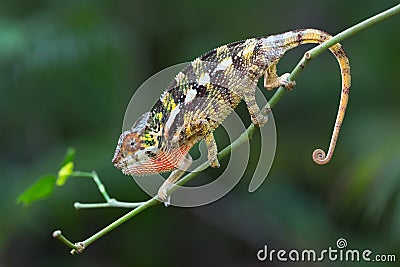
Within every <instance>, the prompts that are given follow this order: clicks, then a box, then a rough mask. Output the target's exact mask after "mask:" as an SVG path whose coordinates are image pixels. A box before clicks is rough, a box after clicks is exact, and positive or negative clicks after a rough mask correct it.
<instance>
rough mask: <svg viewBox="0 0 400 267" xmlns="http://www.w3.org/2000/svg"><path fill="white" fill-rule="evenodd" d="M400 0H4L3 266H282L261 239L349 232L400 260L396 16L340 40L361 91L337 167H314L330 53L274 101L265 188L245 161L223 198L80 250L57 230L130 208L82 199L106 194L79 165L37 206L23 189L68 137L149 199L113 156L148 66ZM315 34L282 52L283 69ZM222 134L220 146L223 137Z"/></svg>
mask: <svg viewBox="0 0 400 267" xmlns="http://www.w3.org/2000/svg"><path fill="white" fill-rule="evenodd" d="M393 5H395V3H393V2H391V1H372V0H368V1H360V0H356V1H342V0H333V1H329V2H325V1H316V0H312V1H294V0H282V1H267V0H263V1H209V0H204V1H192V2H189V1H183V0H179V1H173V2H172V1H118V2H117V1H105V0H96V1H94V0H91V1H90V0H87V1H77V0H76V1H4V0H2V1H1V2H0V116H1V126H0V127H1V131H0V147H1V152H0V168H1V186H0V203H1V205H0V214H1V215H0V216H1V220H0V266H55V265H56V266H157V265H162V266H203V265H204V266H221V265H223V266H227V265H229V266H258V265H270V266H279V264H278V263H277V262H276V261H274V262H272V263H268V264H267V263H266V262H264V263H260V262H259V261H258V260H257V258H256V252H257V251H258V250H259V249H261V248H262V247H263V246H264V245H265V244H267V245H268V246H269V247H270V248H271V249H272V248H274V249H280V248H285V249H288V250H289V249H292V248H297V249H305V248H314V249H316V250H322V249H324V248H327V247H329V246H331V247H335V246H336V245H335V244H336V240H337V239H338V238H340V237H343V238H346V239H347V241H348V247H349V248H358V249H360V250H363V249H366V248H368V249H371V250H372V251H374V253H382V254H396V256H397V262H398V261H400V251H399V247H400V195H399V191H400V164H399V163H400V138H399V134H400V123H399V112H400V107H399V102H400V85H399V82H398V81H397V78H396V77H398V76H397V75H399V62H400V52H399V49H398V48H399V45H400V34H399V25H400V16H397V17H394V18H391V19H389V20H387V21H384V22H383V23H381V24H379V25H377V26H374V27H372V28H370V29H368V30H366V31H363V32H360V33H359V34H357V35H355V36H353V37H351V38H350V39H347V40H345V41H343V42H342V44H343V45H344V48H345V49H346V52H347V54H348V56H349V58H350V63H351V68H352V77H353V80H352V88H351V95H350V98H351V99H350V103H349V108H348V113H347V116H346V118H345V122H344V124H343V128H342V132H341V135H340V137H339V142H338V146H337V150H336V153H335V155H334V158H333V160H332V162H331V163H329V164H328V165H327V166H323V167H321V166H317V165H315V164H314V163H313V161H312V159H311V153H312V151H313V150H314V149H315V148H317V147H322V148H326V147H327V146H328V142H329V139H330V135H331V130H332V126H333V122H334V119H335V114H336V111H337V105H338V99H339V92H340V79H339V68H338V66H337V63H336V61H335V60H334V58H333V57H332V55H330V54H329V53H328V52H326V53H324V54H323V55H321V56H320V57H318V58H317V59H316V60H314V61H313V62H312V64H310V65H309V67H308V68H307V69H306V70H305V71H304V72H303V73H302V75H301V76H300V78H299V79H298V80H297V87H296V88H295V90H294V91H292V92H291V93H289V94H286V95H285V97H284V98H283V99H282V100H281V101H280V102H279V103H278V105H277V106H276V108H275V109H274V116H275V121H276V124H277V135H278V143H277V153H276V157H275V161H274V164H273V166H272V169H271V172H270V173H269V176H268V179H267V180H266V181H265V182H264V184H263V185H262V187H261V188H260V189H259V190H257V191H256V192H255V193H252V194H249V193H248V192H247V187H248V184H249V181H250V176H251V168H249V170H248V172H247V173H248V176H247V177H245V178H243V179H242V180H241V182H240V183H239V184H238V186H236V187H235V189H234V190H233V191H232V192H231V193H229V194H228V195H227V196H225V197H224V198H222V199H221V200H219V201H217V202H215V203H213V204H210V205H207V206H204V207H199V208H190V209H189V208H174V207H170V208H164V207H163V206H161V205H159V206H156V207H153V208H151V209H149V210H147V211H146V212H144V213H142V214H140V216H138V217H136V218H134V219H133V220H131V221H129V222H128V223H126V224H124V225H122V226H121V227H119V228H118V229H117V230H115V231H113V232H111V233H109V234H108V235H106V236H105V237H103V238H102V239H101V240H99V241H97V242H96V243H94V244H93V245H91V246H90V247H89V248H88V249H87V250H86V251H85V253H83V254H82V255H79V256H70V255H69V254H68V249H67V248H66V247H65V246H64V245H62V244H61V243H59V242H58V241H55V240H54V239H53V238H52V237H51V233H52V231H53V230H55V229H58V228H60V229H62V230H63V232H64V233H65V235H66V236H68V237H70V238H71V239H72V240H76V241H77V240H81V239H84V238H86V237H88V236H89V235H91V234H93V233H94V232H96V231H98V230H99V229H101V228H102V227H104V226H105V225H107V224H108V223H110V222H111V221H113V220H114V219H116V218H117V217H119V216H121V215H122V214H124V213H125V212H126V211H125V210H118V209H115V210H112V209H102V210H101V209H100V210H84V211H76V210H74V209H73V207H72V204H73V202H75V201H82V202H95V201H101V200H102V199H101V196H100V194H99V193H98V192H97V189H96V187H95V185H94V184H93V182H92V181H89V180H88V179H84V178H78V179H71V180H70V181H68V183H67V184H66V185H65V186H64V187H62V188H56V192H55V194H54V195H53V196H52V197H50V198H49V199H47V200H45V201H41V202H38V203H35V204H33V205H32V206H29V207H23V206H21V205H17V204H16V202H15V199H16V197H17V196H18V194H19V193H21V192H22V191H23V190H24V189H25V188H26V187H27V186H29V185H30V184H32V183H33V182H34V181H35V180H36V179H37V178H38V177H39V176H41V175H43V174H45V173H47V172H54V171H56V170H57V168H58V165H59V163H60V161H61V159H62V156H63V154H64V151H65V149H66V148H67V147H68V146H71V145H72V146H74V147H75V148H76V149H77V158H76V169H79V170H88V171H90V170H92V169H95V170H97V171H98V173H99V175H100V176H101V177H102V179H103V181H104V183H105V184H106V186H107V188H108V190H109V192H110V194H111V195H112V196H113V197H116V198H118V199H119V200H125V201H135V200H143V199H146V197H147V196H146V195H145V194H144V193H143V192H142V191H141V190H140V189H139V188H138V186H137V185H136V184H135V183H134V181H133V180H132V179H131V178H130V177H128V176H124V175H122V174H121V173H120V171H119V170H117V169H115V168H114V167H113V166H112V164H111V163H110V160H111V158H112V155H113V153H114V147H115V145H116V142H117V138H118V136H119V134H120V132H121V126H122V120H123V116H124V112H125V109H126V107H127V104H128V103H129V100H130V97H131V96H132V94H133V93H134V91H135V90H136V88H137V87H138V86H140V84H141V83H142V82H143V81H145V80H146V79H147V78H148V77H150V76H151V75H153V74H154V73H155V72H157V71H159V70H162V69H163V68H165V67H168V66H170V65H173V64H176V63H181V62H186V61H190V60H192V59H193V58H195V57H197V56H198V55H200V54H202V53H204V52H206V51H208V50H210V49H212V48H214V47H217V46H219V45H222V44H225V43H229V42H232V41H236V40H241V39H245V38H248V37H253V36H262V35H268V34H273V33H279V32H284V31H287V30H291V29H296V28H306V27H315V28H320V29H323V30H325V31H327V32H330V33H332V34H335V33H337V32H339V31H341V30H344V29H346V28H348V27H349V26H351V25H353V24H355V23H357V22H359V21H362V20H363V19H365V18H367V17H369V16H371V15H373V14H376V13H378V12H380V11H383V10H384V9H387V8H389V7H391V6H393ZM310 47H312V46H304V47H302V48H298V49H295V50H292V51H290V52H289V53H287V55H286V56H285V58H284V59H283V60H282V62H281V63H280V65H279V66H278V70H279V71H280V73H283V72H287V71H290V70H291V69H292V68H293V67H294V65H295V64H296V62H297V61H298V60H299V59H300V57H301V56H302V53H304V51H305V50H306V49H308V48H310ZM161 90H162V89H161ZM268 95H269V96H270V95H271V94H269V93H268ZM155 100H156V99H155ZM243 107H244V106H243V105H242V106H240V107H239V108H243ZM143 112H144V110H143ZM217 142H218V143H219V145H220V148H221V147H222V146H223V145H222V144H224V141H223V140H218V136H217ZM254 144H257V137H255V139H254V140H253V145H254ZM256 159H257V157H255V156H253V158H252V160H254V162H255V160H256ZM214 172H215V171H207V172H205V173H204V175H205V176H206V177H213V173H214ZM205 176H204V177H205ZM198 179H200V180H201V177H199V178H198ZM288 265H290V264H288ZM293 265H294V264H293ZM312 265H317V264H312V263H304V266H312ZM331 265H334V264H333V263H331V262H328V261H325V262H323V263H319V264H318V266H331ZM342 265H345V263H336V265H335V266H342ZM359 265H360V266H364V263H359ZM296 266H299V264H296ZM382 266H383V265H382ZM384 266H397V265H396V264H392V265H391V264H389V263H387V264H385V265H384Z"/></svg>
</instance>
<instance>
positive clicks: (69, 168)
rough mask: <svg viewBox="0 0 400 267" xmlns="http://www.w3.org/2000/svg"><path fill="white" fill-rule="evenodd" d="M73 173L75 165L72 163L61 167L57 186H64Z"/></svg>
mask: <svg viewBox="0 0 400 267" xmlns="http://www.w3.org/2000/svg"><path fill="white" fill-rule="evenodd" d="M73 171H74V163H73V162H72V161H70V162H68V163H67V164H65V165H64V166H63V167H61V169H60V170H59V171H58V177H57V181H56V185H57V186H63V185H64V184H65V182H66V181H67V180H68V177H70V176H71V174H72V172H73Z"/></svg>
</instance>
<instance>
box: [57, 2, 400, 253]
mask: <svg viewBox="0 0 400 267" xmlns="http://www.w3.org/2000/svg"><path fill="white" fill-rule="evenodd" d="M399 12H400V4H399V5H396V6H395V7H393V8H390V9H388V10H386V11H384V12H382V13H379V14H378V15H375V16H373V17H371V18H369V19H367V20H365V21H363V22H360V23H358V24H356V25H354V26H353V27H351V28H349V29H347V30H344V31H343V32H341V33H339V34H337V35H335V36H333V37H332V38H331V39H329V40H327V41H326V42H324V43H322V44H320V45H318V46H316V47H314V48H313V49H311V50H309V51H308V52H306V53H305V54H304V56H303V58H302V59H301V61H300V62H299V63H298V64H297V66H296V67H295V68H294V70H293V71H292V73H291V74H290V76H289V79H290V80H294V79H295V78H297V77H298V75H299V74H300V73H301V71H302V70H303V69H304V67H305V66H306V65H307V64H308V62H309V61H310V60H311V59H313V58H315V57H317V56H318V55H320V54H321V53H322V52H323V51H325V50H326V49H328V48H329V47H331V46H332V45H334V44H336V43H338V42H340V41H342V40H344V39H346V38H348V37H350V36H352V35H354V34H356V33H358V32H359V31H361V30H364V29H366V28H368V27H370V26H372V25H374V24H376V23H379V22H381V21H383V20H385V19H387V18H389V17H391V16H393V15H395V14H398V13H399ZM284 94H285V88H283V87H280V88H278V89H277V91H276V92H275V94H274V95H273V96H272V98H271V99H270V101H269V107H268V106H266V107H264V108H263V112H265V113H268V112H270V110H271V108H272V107H274V106H275V105H276V104H277V103H278V102H279V100H280V99H281V98H282V97H283V95H284ZM255 129H256V127H255V126H254V125H253V124H251V125H250V126H249V127H248V128H247V129H246V131H245V132H243V133H242V134H241V135H240V136H239V137H238V138H237V139H236V140H235V141H234V142H232V143H231V144H230V145H229V146H227V147H226V148H224V149H223V150H222V151H220V152H219V153H218V158H219V159H221V158H223V157H225V156H227V155H228V154H229V153H230V152H231V151H233V150H235V149H236V148H237V147H239V146H240V145H241V144H243V143H245V142H248V140H249V137H251V136H252V135H253V133H254V131H255ZM207 167H208V162H204V163H203V164H201V165H200V166H199V167H198V168H196V170H201V169H205V168H207ZM196 170H195V171H193V172H191V173H189V174H187V175H186V176H185V177H183V178H182V179H181V180H179V181H178V182H177V183H176V184H174V185H173V186H171V188H170V189H169V190H168V193H172V192H173V191H175V190H176V189H177V187H178V185H184V184H186V183H187V182H189V181H190V180H192V179H193V178H194V177H195V176H196V175H197V174H198V171H196ZM93 173H94V172H92V174H91V175H89V174H88V173H79V175H78V176H85V177H92V178H93V179H94V181H95V182H96V184H97V186H98V188H99V190H100V192H101V193H102V194H103V196H104V198H105V199H106V201H107V203H98V204H91V205H93V207H102V206H107V207H108V206H109V205H110V204H109V202H110V201H111V202H112V201H113V199H111V198H110V197H109V196H108V194H107V192H106V190H105V188H104V185H103V184H102V183H101V181H100V179H99V178H98V176H97V174H96V175H94V174H93ZM74 174H78V172H74ZM82 174H83V175H82ZM95 177H97V178H95ZM121 203H125V204H131V205H135V204H138V205H139V206H136V208H135V209H134V210H132V211H130V212H128V213H127V214H125V215H124V216H122V217H120V218H119V219H117V220H116V221H114V222H113V223H111V224H109V225H108V226H107V227H105V228H103V229H102V230H100V231H99V232H97V233H96V234H94V235H92V236H91V237H89V238H88V239H86V240H84V241H82V242H78V243H75V244H72V243H71V242H70V241H69V240H68V239H67V238H65V237H64V236H63V235H62V234H61V231H59V230H57V231H55V232H54V233H53V236H54V237H56V238H57V239H59V240H60V241H61V242H63V243H64V244H66V245H67V246H69V247H70V248H73V250H72V251H71V253H72V254H78V253H80V252H82V251H83V250H84V249H85V248H86V247H87V246H89V245H90V244H92V243H93V242H94V241H96V240H97V239H99V238H100V237H102V236H103V235H105V234H106V233H108V232H110V231H111V230H113V229H114V228H116V227H118V226H119V225H121V224H122V223H124V222H126V221H128V220H129V219H131V218H132V217H134V216H136V215H137V214H139V213H141V212H142V211H144V210H146V209H147V208H149V207H151V206H153V205H156V204H158V203H160V201H159V200H158V199H157V198H156V197H153V198H151V199H149V200H148V201H146V202H142V203H126V202H121ZM79 204H80V203H79ZM75 205H76V204H75ZM80 205H90V204H80ZM86 207H87V206H86Z"/></svg>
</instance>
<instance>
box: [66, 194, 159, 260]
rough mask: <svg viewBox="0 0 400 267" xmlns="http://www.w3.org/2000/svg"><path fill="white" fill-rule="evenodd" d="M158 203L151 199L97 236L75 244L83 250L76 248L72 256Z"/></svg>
mask: <svg viewBox="0 0 400 267" xmlns="http://www.w3.org/2000/svg"><path fill="white" fill-rule="evenodd" d="M158 203H160V202H159V201H158V200H157V199H156V198H154V197H153V198H151V199H149V200H148V201H146V202H144V203H143V204H142V205H141V206H139V207H137V208H136V209H134V210H132V211H130V212H128V213H127V214H125V215H124V216H122V217H120V218H119V219H117V220H116V221H114V222H112V223H111V224H109V225H108V226H106V227H104V228H103V229H102V230H100V231H99V232H97V233H96V234H94V235H92V236H91V237H89V238H87V239H86V240H84V241H82V242H78V243H77V244H75V246H78V245H81V246H82V250H81V249H80V247H79V248H74V249H73V250H72V251H71V254H73V255H74V254H78V253H81V252H82V251H83V249H85V248H86V247H87V246H89V245H90V244H92V243H93V242H94V241H96V240H97V239H99V238H100V237H102V236H103V235H105V234H107V233H108V232H110V231H111V230H113V229H114V228H116V227H118V226H120V225H121V224H123V223H124V222H126V221H128V220H129V219H131V218H132V217H134V216H136V215H137V214H139V213H141V212H142V211H144V210H146V209H147V208H149V207H151V206H154V205H156V204H158Z"/></svg>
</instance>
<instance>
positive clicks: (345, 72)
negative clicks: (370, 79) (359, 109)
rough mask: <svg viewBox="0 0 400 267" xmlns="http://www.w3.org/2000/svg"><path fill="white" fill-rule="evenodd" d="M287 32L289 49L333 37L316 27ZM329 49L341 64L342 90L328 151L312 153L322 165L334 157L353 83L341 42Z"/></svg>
mask: <svg viewBox="0 0 400 267" xmlns="http://www.w3.org/2000/svg"><path fill="white" fill-rule="evenodd" d="M286 34H290V35H292V36H291V37H289V38H287V39H286V42H287V43H286V42H285V43H286V45H284V47H289V49H290V48H294V47H296V46H299V45H301V44H307V43H318V44H320V43H323V42H324V41H326V40H328V39H330V38H331V37H332V36H331V35H330V34H328V33H326V32H323V31H321V30H316V29H304V30H296V31H291V32H288V33H286ZM329 50H330V51H331V52H332V53H333V55H334V56H335V58H336V59H337V61H338V63H339V66H340V72H341V76H342V92H341V95H340V104H339V109H338V112H337V116H336V121H335V126H334V129H333V133H332V137H331V142H330V145H329V149H328V153H325V151H324V150H322V149H316V150H314V152H313V155H312V157H313V160H314V162H315V163H317V164H320V165H323V164H326V163H328V162H329V161H330V160H331V158H332V155H333V152H334V150H335V146H336V141H337V139H338V136H339V132H340V127H341V125H342V122H343V118H344V115H345V112H346V107H347V102H348V100H349V92H350V84H351V75H350V64H349V59H348V58H347V56H346V53H345V51H344V49H343V48H342V46H341V45H340V44H335V45H333V46H331V47H330V48H329Z"/></svg>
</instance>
